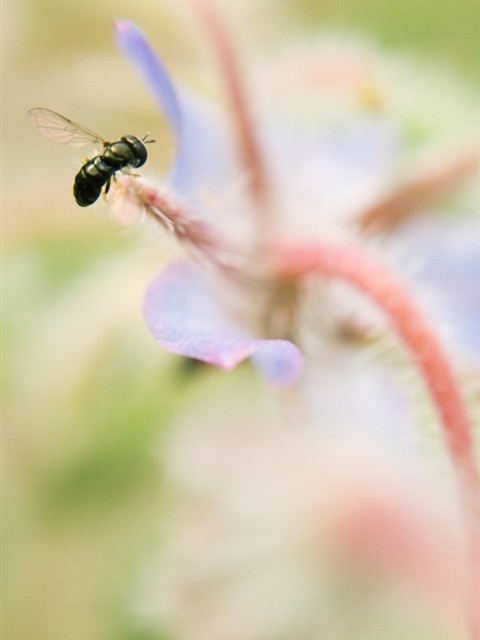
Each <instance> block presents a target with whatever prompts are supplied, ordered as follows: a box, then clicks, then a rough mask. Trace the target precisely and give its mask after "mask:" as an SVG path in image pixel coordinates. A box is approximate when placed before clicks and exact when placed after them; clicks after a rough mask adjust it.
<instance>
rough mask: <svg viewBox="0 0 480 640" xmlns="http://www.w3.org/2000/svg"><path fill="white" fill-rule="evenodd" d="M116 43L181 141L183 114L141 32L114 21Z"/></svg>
mask: <svg viewBox="0 0 480 640" xmlns="http://www.w3.org/2000/svg"><path fill="white" fill-rule="evenodd" d="M115 30H116V35H117V43H118V45H119V46H120V48H121V49H122V50H123V52H124V53H125V54H126V55H127V56H128V58H130V60H131V61H132V62H133V64H134V65H135V66H136V67H137V69H138V71H140V73H141V75H142V76H143V78H144V80H145V82H146V83H147V85H148V86H149V87H150V89H151V91H152V93H153V95H154V96H155V99H156V101H157V102H158V104H159V106H160V109H161V110H162V111H163V112H164V113H165V116H166V117H167V119H168V121H169V123H170V126H171V127H172V129H173V131H174V133H175V135H176V136H177V138H178V140H181V137H182V126H183V123H182V114H181V110H180V104H179V101H178V98H177V94H176V92H175V88H174V86H173V82H172V80H171V79H170V75H169V73H168V71H167V69H166V67H165V65H164V64H163V62H162V61H161V59H160V58H159V57H158V56H157V54H156V53H155V52H154V50H153V49H152V48H151V46H150V44H149V42H148V40H147V39H146V38H145V36H144V34H143V32H142V31H141V30H140V29H139V28H138V27H137V25H136V24H134V23H133V22H130V21H128V20H116V21H115Z"/></svg>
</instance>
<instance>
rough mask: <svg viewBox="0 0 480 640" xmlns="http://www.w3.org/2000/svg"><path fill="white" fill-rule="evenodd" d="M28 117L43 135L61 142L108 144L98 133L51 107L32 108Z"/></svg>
mask: <svg viewBox="0 0 480 640" xmlns="http://www.w3.org/2000/svg"><path fill="white" fill-rule="evenodd" d="M28 117H29V118H30V121H31V122H32V124H33V126H34V127H35V129H37V131H38V132H39V133H41V134H42V136H45V138H48V139H49V140H53V141H54V142H58V143H59V144H68V145H70V146H72V147H82V146H84V145H86V144H98V143H100V144H102V145H105V144H107V142H106V140H104V139H103V138H102V137H101V136H99V135H98V134H97V133H94V132H93V131H90V129H86V128H85V127H82V125H81V124H77V123H76V122H73V120H69V119H68V118H65V117H64V116H61V115H60V114H59V113H56V112H55V111H52V110H51V109H43V108H41V107H38V108H35V109H30V111H29V112H28Z"/></svg>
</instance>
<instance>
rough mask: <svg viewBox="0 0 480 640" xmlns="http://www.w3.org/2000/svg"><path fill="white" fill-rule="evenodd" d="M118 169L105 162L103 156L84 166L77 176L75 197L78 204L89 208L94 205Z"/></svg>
mask: <svg viewBox="0 0 480 640" xmlns="http://www.w3.org/2000/svg"><path fill="white" fill-rule="evenodd" d="M115 171H116V169H115V168H113V167H112V166H110V165H109V164H107V163H106V162H104V160H103V158H102V156H97V157H96V158H93V160H89V161H88V162H87V163H85V164H84V165H83V167H82V168H81V169H80V171H79V172H78V173H77V175H76V176H75V181H74V183H73V195H74V196H75V200H76V201H77V204H78V205H80V206H81V207H88V206H89V205H90V204H93V203H94V202H95V201H96V200H97V199H98V197H99V196H100V194H101V193H102V189H103V187H104V186H105V185H106V184H107V183H108V182H110V180H111V178H112V176H113V174H114V173H115Z"/></svg>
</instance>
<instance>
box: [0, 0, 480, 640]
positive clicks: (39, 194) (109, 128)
mask: <svg viewBox="0 0 480 640" xmlns="http://www.w3.org/2000/svg"><path fill="white" fill-rule="evenodd" d="M219 4H220V6H221V8H222V10H223V11H224V12H225V14H226V15H227V17H229V18H231V21H232V23H235V24H236V25H237V29H238V34H237V35H238V37H239V39H241V37H242V31H243V33H244V34H245V39H246V41H248V42H249V43H252V42H256V43H257V44H258V45H259V46H260V47H263V48H265V49H268V48H275V47H277V46H278V47H281V46H282V44H283V43H288V42H290V41H299V40H300V39H301V38H302V37H305V38H306V39H307V40H308V39H311V38H313V37H315V36H316V35H317V34H318V33H319V32H328V31H329V30H333V31H334V32H335V33H337V34H338V33H346V34H353V35H354V36H355V37H365V38H366V39H367V40H368V39H371V40H372V42H373V43H374V44H377V45H378V46H379V47H380V48H384V49H385V50H387V51H390V52H399V53H407V54H408V55H409V56H411V57H413V58H416V57H418V59H421V60H430V61H431V62H432V64H433V65H435V66H437V67H439V68H441V69H447V71H448V73H450V74H452V75H454V76H457V77H460V78H462V80H463V82H465V83H466V84H467V85H470V86H473V85H475V84H476V83H477V82H478V78H479V75H480V73H479V71H480V67H479V38H478V33H479V31H478V28H479V26H480V20H479V19H480V15H479V12H480V8H479V5H478V3H477V2H476V0H455V1H454V0H435V1H434V0H422V2H417V1H416V0H408V1H406V2H390V1H389V0H384V1H383V2H381V1H379V0H336V1H335V2H334V1H333V0H322V1H320V0H313V1H312V0H276V1H273V0H272V1H271V2H269V1H267V0H263V1H262V2H252V3H248V2H245V3H238V2H236V1H234V0H231V1H230V2H227V0H223V1H222V2H219ZM239 5H241V6H239ZM117 17H118V18H129V19H132V20H134V21H136V22H137V23H138V24H139V25H140V26H142V27H143V28H144V30H145V31H147V33H148V34H149V36H150V37H151V39H152V41H153V43H154V44H155V46H156V47H157V48H158V50H159V51H160V52H161V53H162V54H163V56H164V57H165V59H166V60H167V61H168V63H169V65H170V67H171V69H172V70H173V71H174V72H175V73H177V74H178V75H179V76H180V77H182V78H183V79H185V80H191V81H193V82H198V83H199V84H201V83H202V80H201V79H200V80H199V77H200V76H201V72H200V71H199V70H198V66H197V64H198V52H199V47H200V50H201V47H202V46H205V45H204V44H203V45H201V44H199V43H200V42H201V40H200V34H199V32H198V31H196V30H195V21H194V19H193V18H192V16H190V15H189V13H188V10H187V9H185V5H182V3H181V2H177V1H176V0H172V1H171V2H169V1H168V0H163V1H160V0H159V1H155V2H154V1H153V0H151V1H147V0H138V1H136V2H131V1H129V2H127V1H126V0H115V2H113V0H104V1H102V2H96V3H76V2H69V1H67V0H63V1H59V0H36V1H35V0H29V1H28V0H23V1H20V2H17V1H15V0H10V2H5V3H4V6H3V22H2V29H3V34H2V41H3V54H4V64H3V83H4V91H3V101H2V123H3V143H2V155H3V162H2V179H3V190H2V222H3V243H4V245H3V246H4V253H3V271H2V276H3V277H2V287H3V317H2V328H3V442H4V452H3V454H4V498H5V499H4V506H3V525H2V531H3V551H4V554H5V561H4V572H3V581H4V613H5V616H4V621H3V632H4V634H5V635H4V637H5V638H9V640H27V638H28V639H29V640H30V639H32V638H35V639H36V640H47V639H48V640H57V639H58V640H60V639H62V640H77V639H78V640H80V639H82V640H85V639H86V638H88V639H89V640H95V639H97V638H98V639H99V640H100V639H106V638H107V639H108V638H112V639H113V638H116V639H120V640H133V639H134V638H135V639H136V640H147V639H148V640H160V639H161V635H160V634H159V632H158V630H153V629H150V628H149V627H148V625H146V624H144V623H143V622H142V621H141V619H140V618H137V617H136V615H135V598H136V593H137V588H138V582H139V581H140V580H141V577H142V575H143V572H147V571H148V559H149V557H150V556H151V554H152V553H153V552H154V550H155V548H156V545H157V544H158V540H159V537H160V536H161V531H162V529H161V525H162V510H163V509H164V506H165V504H166V498H165V497H164V495H163V491H162V481H161V450H162V438H163V436H164V434H165V433H167V432H168V431H167V430H168V428H169V427H170V426H171V425H172V424H174V422H175V420H177V419H179V417H181V416H182V415H183V414H185V413H188V412H195V411H197V410H200V409H199V407H200V406H201V405H202V404H205V405H208V404H209V402H211V401H212V400H213V401H214V399H215V397H216V395H218V394H219V393H220V394H221V395H222V396H223V397H225V398H231V397H233V396H234V395H235V394H237V395H238V389H239V388H240V389H243V387H245V388H246V387H248V388H249V390H250V391H251V392H252V393H255V389H256V383H255V382H254V381H252V380H250V377H249V375H248V371H247V372H246V371H244V370H240V371H239V372H237V373H234V374H231V375H230V376H223V375H221V374H218V373H216V372H214V371H210V370H208V371H204V370H201V371H196V372H191V371H189V369H188V368H187V367H185V366H183V365H182V362H181V361H179V359H177V358H174V357H171V356H168V355H166V354H164V353H162V352H161V350H160V349H157V348H156V346H155V344H154V342H153V341H152V339H151V338H150V336H149V334H148V333H147V331H146V330H145V328H144V325H143V320H142V317H141V313H140V309H141V301H142V295H143V291H144V288H145V286H146V284H147V283H148V281H149V280H150V279H151V277H152V276H153V275H154V274H155V273H156V271H157V270H158V269H159V268H160V267H161V265H162V262H163V261H164V259H165V255H166V253H167V251H168V245H164V244H163V243H162V242H158V241H157V238H155V237H151V236H150V235H149V233H148V232H145V231H143V230H142V229H135V230H124V229H121V228H119V227H118V225H116V224H115V223H114V222H113V221H111V220H109V219H108V215H107V214H106V212H105V210H104V205H103V204H102V203H99V204H98V205H96V206H94V207H92V208H91V209H87V210H82V209H79V208H78V207H77V206H76V205H75V203H74V201H73V197H72V195H71V183H72V179H73V175H74V173H75V171H76V169H77V166H78V162H79V158H78V155H77V154H76V152H75V150H73V151H72V150H71V149H66V148H62V147H61V146H57V145H53V144H50V143H48V142H47V141H46V140H44V139H42V138H41V137H40V136H38V134H37V133H36V132H35V131H34V130H33V129H32V128H31V127H30V125H29V123H28V121H27V118H26V112H27V110H28V109H29V108H31V107H34V106H46V107H50V108H52V109H54V110H56V111H58V112H60V113H62V114H65V115H67V116H69V117H71V118H73V119H75V120H78V121H80V122H81V123H83V124H85V125H86V126H88V127H89V128H92V129H94V130H96V131H98V132H99V133H100V134H101V135H104V136H105V137H107V138H108V137H113V136H114V135H116V134H120V135H122V134H124V133H127V132H129V133H134V134H137V135H139V134H142V135H143V132H144V131H145V130H148V131H150V132H152V135H154V137H155V138H156V139H157V141H158V144H156V145H154V146H152V148H151V159H150V161H149V165H148V170H147V172H146V173H147V175H148V174H149V175H150V176H155V175H159V174H160V173H161V171H162V170H163V169H164V168H165V167H166V166H167V165H168V162H169V161H170V159H171V157H172V153H173V151H172V149H173V141H172V140H171V137H170V134H169V132H168V129H167V127H166V125H165V122H164V121H163V120H162V119H161V118H159V116H158V114H157V113H156V111H155V107H154V105H153V103H152V101H151V99H150V97H149V95H148V94H147V93H146V91H145V90H144V88H143V86H142V85H141V84H140V82H139V80H137V79H136V77H135V76H134V74H133V71H132V69H131V67H130V66H129V64H128V63H127V62H126V61H125V60H124V59H123V58H122V57H121V56H120V54H119V53H118V52H117V50H116V47H115V44H114V41H113V37H112V26H111V23H112V19H114V18H117ZM200 59H201V58H200ZM201 60H202V59H201ZM207 62H208V57H206V58H205V64H207ZM202 73H203V71H202ZM193 380H194V381H195V385H192V384H191V383H192V381H193ZM218 411H219V412H220V411H226V412H227V413H226V415H227V416H228V415H229V414H230V415H231V416H233V415H234V411H235V405H234V404H233V405H231V406H230V408H229V409H226V408H225V407H224V406H222V407H219V408H218ZM167 502H168V501H167Z"/></svg>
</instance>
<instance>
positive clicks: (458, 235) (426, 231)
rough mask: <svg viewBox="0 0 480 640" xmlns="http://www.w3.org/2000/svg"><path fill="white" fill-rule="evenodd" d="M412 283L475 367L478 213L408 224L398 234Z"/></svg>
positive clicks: (479, 328) (478, 345)
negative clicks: (466, 217)
mask: <svg viewBox="0 0 480 640" xmlns="http://www.w3.org/2000/svg"><path fill="white" fill-rule="evenodd" d="M394 242H395V245H396V247H397V248H396V251H397V252H398V248H400V257H401V260H402V263H406V264H409V265H410V268H411V270H412V274H411V280H412V281H411V285H412V287H413V289H414V290H415V291H416V293H417V295H418V299H419V301H420V302H421V303H422V304H423V306H424V308H425V310H426V312H427V313H429V316H430V318H431V319H432V322H433V323H434V325H435V326H436V328H437V330H438V332H439V333H440V335H441V336H442V339H443V340H444V341H445V343H446V344H447V345H448V346H449V347H450V348H451V349H452V351H453V352H454V353H455V354H456V355H457V357H460V358H461V360H462V361H463V362H464V363H465V364H466V365H467V366H471V367H475V368H478V366H479V365H480V286H479V283H480V233H479V224H478V218H477V219H474V220H471V219H470V220H469V219H464V220H462V219H454V218H453V219H451V220H448V221H447V220H438V219H435V220H432V219H427V220H423V221H419V222H413V223H412V224H410V225H407V226H406V227H405V229H404V231H403V233H398V234H397V235H396V236H395V239H394Z"/></svg>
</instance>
